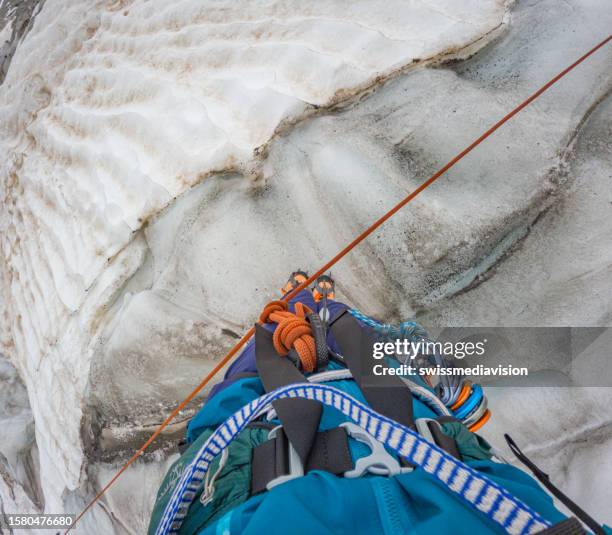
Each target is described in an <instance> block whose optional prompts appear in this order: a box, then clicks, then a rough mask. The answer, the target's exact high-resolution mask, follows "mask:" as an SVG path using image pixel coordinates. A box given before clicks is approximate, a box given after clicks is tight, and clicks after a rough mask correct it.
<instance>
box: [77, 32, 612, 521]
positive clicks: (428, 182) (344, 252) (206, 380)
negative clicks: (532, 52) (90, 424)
mask: <svg viewBox="0 0 612 535" xmlns="http://www.w3.org/2000/svg"><path fill="white" fill-rule="evenodd" d="M610 39H612V35H611V36H608V37H607V38H606V39H604V40H603V41H602V42H601V43H599V44H598V45H596V46H595V47H593V48H592V49H591V50H589V51H588V52H587V53H586V54H584V55H583V56H581V57H580V58H578V59H577V60H576V61H575V62H574V63H572V64H571V65H570V66H569V67H567V68H565V69H564V70H562V71H561V72H560V73H559V74H557V75H556V76H555V77H554V78H552V79H551V80H550V81H549V82H547V83H546V84H544V85H543V86H542V87H540V89H538V90H537V91H536V92H535V93H533V94H532V95H531V96H530V97H529V98H527V99H526V100H524V101H523V102H522V103H521V104H519V105H518V106H517V107H516V108H514V109H513V110H512V111H510V112H509V113H508V114H507V115H505V116H504V117H502V118H501V119H500V120H499V121H497V122H496V123H495V124H494V125H493V126H492V127H491V128H489V129H488V130H487V131H486V132H485V133H484V134H482V135H481V136H480V137H479V138H478V139H476V140H474V141H473V142H472V143H471V144H470V145H468V146H467V147H466V148H465V149H463V150H462V151H461V152H460V153H459V154H457V156H455V157H454V158H453V159H452V160H450V161H449V162H448V163H447V164H446V165H444V167H442V168H441V169H440V170H439V171H437V172H436V173H435V174H433V175H432V176H431V177H429V178H428V179H427V180H426V181H425V182H423V183H422V184H421V185H420V186H419V187H417V188H416V189H415V190H414V191H412V192H411V193H409V194H408V195H407V196H406V197H405V198H404V199H402V200H401V201H400V202H399V203H397V204H396V205H395V206H394V207H393V208H391V210H389V211H388V212H387V213H386V214H384V215H383V216H382V217H380V218H379V219H377V220H376V221H375V222H374V223H373V224H372V225H371V226H369V227H368V228H367V229H366V230H365V231H364V232H362V233H361V234H360V235H359V236H357V237H356V238H355V239H354V240H353V241H352V242H351V243H349V244H348V245H347V246H346V247H345V248H344V249H342V250H341V251H340V252H339V253H338V254H337V255H336V256H334V257H333V258H332V259H331V260H330V261H329V262H327V263H326V264H325V265H324V266H323V267H322V268H321V269H319V270H318V271H316V272H315V273H314V274H313V275H311V276H310V277H308V279H307V280H305V281H304V282H302V283H301V284H299V285H298V286H297V287H296V288H294V289H293V290H292V291H291V292H290V293H289V294H287V295H286V296H285V297H284V298H283V299H282V300H283V301H289V300H290V299H291V298H292V297H295V296H296V295H297V294H298V293H299V292H300V291H301V290H303V289H304V288H306V287H307V286H308V285H309V284H311V283H312V282H314V281H315V280H316V279H317V278H318V277H319V276H320V275H323V273H325V272H326V271H328V270H329V269H330V268H331V267H332V266H333V265H334V264H336V263H337V262H338V261H339V260H340V259H342V258H343V257H345V256H346V255H347V254H348V253H349V251H351V249H353V248H354V247H355V246H357V245H359V244H360V243H361V242H362V241H363V240H365V239H366V238H367V237H368V236H369V235H370V234H372V233H373V232H374V231H375V230H376V229H378V228H379V227H380V226H381V225H382V224H383V223H385V221H387V220H388V219H389V218H390V217H392V216H393V215H395V214H396V213H397V212H398V211H399V210H401V209H402V208H403V207H404V206H406V205H407V204H408V203H409V202H410V201H411V200H412V199H414V198H415V197H416V196H417V195H418V194H419V193H421V192H422V191H423V190H424V189H425V188H428V187H429V186H431V185H432V184H433V183H434V182H435V181H436V180H437V179H438V178H440V177H441V176H442V175H443V174H444V173H446V171H448V170H449V169H450V168H451V167H453V166H454V165H455V164H456V163H457V162H458V161H459V160H461V159H463V158H464V157H465V156H466V155H467V154H468V153H470V152H471V151H472V150H474V148H476V147H477V146H478V145H480V144H481V143H482V142H483V141H484V140H485V139H487V138H488V137H489V136H490V135H491V134H493V132H495V131H496V130H497V129H498V128H499V127H501V126H502V125H503V124H504V123H506V122H507V121H509V120H510V119H511V118H512V117H514V116H515V115H516V114H517V113H519V112H520V111H521V110H522V109H523V108H525V107H526V106H528V105H529V104H531V103H532V102H533V101H534V100H535V99H536V98H538V97H539V96H540V95H541V94H542V93H544V91H546V90H547V89H549V88H550V87H551V86H552V85H554V84H555V83H557V82H558V81H559V80H560V79H561V78H563V77H564V76H565V75H566V74H567V73H568V72H570V71H571V70H572V69H574V68H575V67H576V66H578V65H579V64H580V63H582V62H583V61H584V60H585V59H587V58H588V57H589V56H591V55H592V54H594V53H595V52H596V51H597V50H599V49H600V48H601V47H603V46H604V45H606V44H607V43H608V41H610ZM254 332H255V328H254V327H251V328H250V329H249V330H248V331H247V332H246V334H245V335H244V336H243V337H242V338H241V339H240V340H239V341H238V343H237V344H236V345H235V346H234V347H232V349H230V350H229V352H228V353H227V355H225V356H224V357H223V358H222V359H221V360H220V361H219V362H218V363H217V365H216V366H215V367H214V368H213V369H212V370H211V371H210V372H209V373H208V375H206V377H205V378H204V379H203V380H202V381H201V382H200V384H199V385H198V386H196V387H195V389H194V390H193V392H191V394H189V395H188V396H187V397H186V398H185V399H184V400H183V401H182V402H181V403H180V404H179V405H178V407H176V409H174V410H173V411H172V412H171V413H170V415H169V416H168V417H167V418H166V419H165V420H164V421H163V422H162V423H161V425H160V426H159V427H158V428H157V429H156V430H155V432H154V433H153V434H152V435H151V436H150V437H149V439H148V440H147V441H146V442H145V443H144V444H143V445H142V447H141V448H140V449H139V450H138V451H137V452H136V453H135V454H134V455H133V456H132V457H131V458H130V459H129V460H128V462H127V463H125V464H124V465H123V467H122V468H121V469H120V470H119V471H118V472H117V473H116V474H115V475H114V476H113V477H112V479H111V480H110V481H109V482H108V483H107V484H106V485H105V486H104V488H102V490H101V491H100V492H99V493H98V494H97V495H96V496H95V497H94V499H93V500H91V502H89V503H88V504H87V506H86V507H85V508H84V509H83V510H82V511H81V512H80V513H79V514H78V516H77V517H76V518H75V521H74V523H73V524H72V525H71V526H70V527H69V528H68V529H67V530H66V533H68V531H70V530H71V529H72V528H73V527H74V526H76V524H77V522H78V521H79V520H80V519H81V518H82V517H83V515H84V514H85V513H86V512H87V511H88V510H89V509H90V508H91V507H92V506H93V505H94V504H95V503H96V502H97V501H98V500H99V499H100V498H101V497H102V495H103V494H104V493H105V492H106V491H107V490H108V488H109V487H110V486H111V485H112V484H113V483H114V482H115V481H116V480H117V479H118V478H119V476H120V475H121V474H122V473H123V472H125V470H126V469H127V468H128V467H129V466H130V465H131V464H132V463H133V462H134V461H135V460H136V459H138V457H140V456H141V455H142V454H143V452H144V450H146V449H147V448H148V447H149V446H150V445H151V443H152V442H153V441H154V440H155V439H156V438H157V437H158V436H159V435H160V433H161V432H162V431H163V430H164V429H165V428H166V427H167V426H168V424H169V423H170V422H171V421H172V420H173V419H174V417H175V416H176V415H177V414H178V413H179V412H180V411H181V410H183V409H184V408H185V407H186V406H187V404H188V403H189V402H190V401H191V400H192V399H193V398H194V397H195V396H196V395H197V394H198V393H199V392H200V391H201V390H202V389H203V388H204V387H205V386H206V385H207V384H208V383H209V382H210V381H211V380H212V378H213V377H214V376H215V375H216V374H217V373H219V371H220V370H221V369H222V368H223V367H224V366H225V365H226V364H227V363H228V362H229V361H230V360H231V359H232V357H234V355H236V353H238V351H240V349H242V347H244V344H246V342H247V341H248V340H249V338H251V336H252V335H253V333H254Z"/></svg>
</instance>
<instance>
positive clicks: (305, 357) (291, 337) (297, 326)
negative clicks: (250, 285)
mask: <svg viewBox="0 0 612 535" xmlns="http://www.w3.org/2000/svg"><path fill="white" fill-rule="evenodd" d="M288 308H289V307H288V305H287V303H286V301H272V302H271V303H268V304H267V305H266V307H265V308H264V309H263V312H262V313H261V315H260V316H259V324H260V325H263V324H264V323H278V327H277V328H276V330H275V331H274V337H273V343H274V349H276V352H277V353H278V354H279V355H280V356H281V357H285V356H287V355H289V353H290V352H293V353H292V355H293V356H294V359H293V360H296V359H295V356H297V361H296V363H297V362H299V364H300V365H301V367H302V368H303V369H304V370H305V371H307V372H313V371H314V370H315V368H316V366H317V347H316V344H315V339H314V336H313V335H312V329H311V328H310V324H309V323H308V321H307V319H306V315H307V314H312V310H310V309H309V308H308V307H307V306H305V305H303V304H302V303H296V306H295V313H293V312H289V310H288Z"/></svg>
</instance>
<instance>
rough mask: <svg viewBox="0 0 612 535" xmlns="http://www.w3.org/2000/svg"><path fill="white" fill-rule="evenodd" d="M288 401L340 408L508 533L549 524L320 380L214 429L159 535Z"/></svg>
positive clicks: (173, 526)
mask: <svg viewBox="0 0 612 535" xmlns="http://www.w3.org/2000/svg"><path fill="white" fill-rule="evenodd" d="M289 399H290V400H295V399H306V400H312V401H315V400H316V401H317V402H319V403H321V404H324V405H326V406H329V407H333V408H334V409H336V410H338V411H340V412H342V413H343V414H344V415H345V416H347V417H348V418H349V419H350V420H351V421H352V422H354V423H355V424H357V425H359V427H361V428H362V429H365V430H366V431H367V432H368V433H370V434H371V435H372V436H373V437H374V438H375V439H376V440H377V441H379V442H381V443H382V444H383V445H384V446H386V447H388V448H389V449H390V450H392V451H394V452H395V453H397V454H399V455H400V456H401V457H402V458H404V459H406V460H407V461H408V462H410V463H411V464H413V465H415V466H418V467H419V468H421V469H422V470H424V471H425V472H426V473H428V474H430V475H431V476H433V477H434V478H436V479H437V480H438V481H439V482H440V483H441V484H443V485H444V486H445V487H446V489H447V490H448V491H449V492H451V493H453V494H456V495H457V497H458V498H460V499H461V500H463V501H464V502H466V504H469V505H470V506H472V507H474V508H475V509H476V510H478V511H480V512H481V513H483V514H484V515H486V517H487V518H489V520H491V521H492V522H494V523H496V524H497V525H498V526H500V527H501V528H503V529H504V530H505V531H506V532H508V533H512V534H517V533H520V534H523V533H537V532H538V531H542V530H544V529H546V528H548V527H549V526H550V525H551V522H549V521H548V520H546V519H545V518H543V517H542V516H541V515H540V514H538V513H537V512H536V511H534V510H533V509H531V508H530V507H529V506H528V505H527V504H525V503H523V502H522V501H521V500H519V499H516V498H515V497H514V496H512V495H511V494H509V493H508V492H507V491H506V490H505V489H503V488H502V487H500V486H499V485H498V484H497V483H495V482H493V481H492V480H490V479H488V478H487V477H486V476H484V475H483V474H481V473H479V472H478V471H476V470H474V469H473V468H471V467H470V466H468V465H466V464H464V463H462V462H461V461H459V460H457V459H456V458H455V457H453V456H452V455H449V454H448V453H446V452H445V451H444V450H443V449H441V448H439V447H438V446H436V445H435V444H432V443H430V442H429V441H427V440H426V439H425V438H423V437H421V436H420V435H419V434H418V433H416V432H415V431H413V430H411V429H410V428H408V427H405V426H403V425H401V424H399V423H397V422H394V421H393V420H391V419H390V418H387V417H385V416H383V415H382V414H380V413H378V412H376V411H374V410H372V409H371V408H369V407H368V406H366V405H364V404H363V403H361V402H359V401H358V400H356V399H355V398H353V397H352V396H350V395H348V394H346V393H345V392H343V391H342V390H339V389H337V388H334V387H331V386H328V385H323V384H310V383H297V384H292V385H289V386H285V387H282V388H279V389H278V390H275V391H272V392H268V393H267V394H264V395H263V396H261V397H259V398H257V399H255V400H253V401H251V402H250V403H249V404H248V405H246V406H244V407H243V408H242V409H241V410H239V411H238V412H236V413H235V414H234V415H232V416H231V417H230V418H229V419H228V420H226V421H225V422H224V423H223V424H222V425H220V426H219V427H218V428H217V429H216V430H215V431H214V432H213V433H212V435H211V436H210V437H209V438H208V440H207V441H206V442H205V443H204V445H203V446H202V447H201V448H200V450H199V452H198V453H197V455H196V456H195V458H194V460H193V461H192V462H191V464H190V465H189V466H188V467H187V469H186V470H185V472H184V473H183V475H182V476H181V478H180V481H179V482H178V484H177V485H176V487H175V489H174V492H173V493H172V497H171V499H170V500H169V501H168V503H167V505H166V508H165V510H164V513H163V516H162V519H161V521H160V522H159V524H158V526H157V530H156V534H157V535H166V534H168V533H172V534H173V533H178V532H179V530H180V527H181V524H182V522H183V519H184V518H185V516H186V515H187V511H188V510H189V506H190V505H191V503H192V501H193V499H194V498H195V496H196V494H197V492H198V490H199V488H200V486H201V485H202V481H203V478H204V476H205V474H206V472H207V470H208V468H209V466H210V464H211V463H212V461H213V460H214V459H215V457H216V456H217V455H219V454H221V453H222V452H223V450H225V449H226V448H227V447H228V446H229V444H230V443H231V442H232V441H233V440H234V438H236V436H237V435H238V434H239V433H240V431H242V430H243V429H244V428H245V427H246V425H247V424H248V423H249V422H251V421H253V420H255V419H256V418H257V417H258V416H259V415H261V414H262V412H263V411H265V410H266V409H267V407H268V406H269V405H270V404H271V403H273V402H274V401H276V400H289Z"/></svg>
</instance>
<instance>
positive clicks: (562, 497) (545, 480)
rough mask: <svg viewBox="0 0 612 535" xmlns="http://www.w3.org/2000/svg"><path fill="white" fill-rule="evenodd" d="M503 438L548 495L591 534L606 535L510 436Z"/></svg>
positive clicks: (506, 435) (505, 435)
mask: <svg viewBox="0 0 612 535" xmlns="http://www.w3.org/2000/svg"><path fill="white" fill-rule="evenodd" d="M504 438H505V439H506V442H507V443H508V446H509V447H510V449H511V450H512V453H514V455H516V458H517V459H518V460H519V461H521V462H522V463H523V464H524V465H525V466H526V467H527V468H529V470H530V471H531V473H532V474H533V475H534V476H535V477H536V478H537V479H538V481H539V482H540V483H542V485H544V486H545V487H546V488H547V489H548V490H549V491H550V493H551V494H552V495H553V496H554V497H555V498H557V499H558V500H559V501H560V502H562V503H563V505H565V506H566V507H567V508H568V509H569V510H570V511H571V512H572V513H574V514H575V515H576V516H577V517H578V518H579V519H580V520H582V522H584V523H585V524H586V525H587V526H589V528H591V529H592V530H593V533H595V534H596V535H606V532H605V530H604V529H603V528H602V527H601V525H600V524H599V523H598V522H597V521H596V520H595V519H594V518H593V517H592V516H590V515H589V514H588V513H587V512H586V511H585V510H584V509H582V508H581V507H580V506H579V505H578V504H577V503H576V502H574V501H573V500H572V499H571V498H569V497H568V496H567V495H566V494H564V493H563V492H562V491H561V490H560V489H559V488H558V487H556V486H555V485H554V484H553V483H552V481H551V480H550V478H549V477H548V474H547V473H545V472H543V471H542V470H541V469H540V468H538V466H537V465H536V464H535V463H534V462H533V461H532V460H531V459H529V457H527V455H525V454H524V453H523V452H522V451H521V449H520V448H519V447H518V446H517V445H516V442H514V440H512V437H511V436H510V435H508V434H504Z"/></svg>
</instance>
